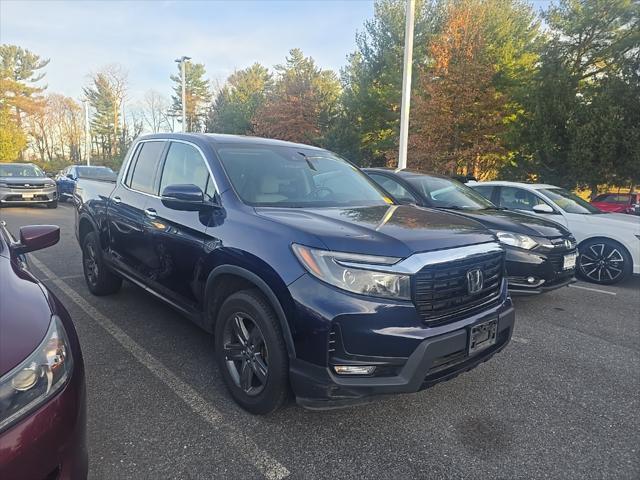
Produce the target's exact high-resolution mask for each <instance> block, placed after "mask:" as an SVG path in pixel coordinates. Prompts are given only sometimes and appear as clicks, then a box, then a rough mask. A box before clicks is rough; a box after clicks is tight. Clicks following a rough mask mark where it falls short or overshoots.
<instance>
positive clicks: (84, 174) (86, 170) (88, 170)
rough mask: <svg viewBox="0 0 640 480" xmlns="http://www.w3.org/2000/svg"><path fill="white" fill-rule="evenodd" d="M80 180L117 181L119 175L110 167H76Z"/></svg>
mask: <svg viewBox="0 0 640 480" xmlns="http://www.w3.org/2000/svg"><path fill="white" fill-rule="evenodd" d="M76 171H77V175H78V178H92V179H95V180H107V181H115V179H116V177H117V175H116V173H115V172H114V171H113V170H111V169H110V168H109V167H76Z"/></svg>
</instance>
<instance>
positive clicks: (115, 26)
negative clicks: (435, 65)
mask: <svg viewBox="0 0 640 480" xmlns="http://www.w3.org/2000/svg"><path fill="white" fill-rule="evenodd" d="M529 1H530V3H532V4H533V5H534V8H536V9H540V8H544V7H546V6H547V5H548V3H549V1H548V0H529ZM373 10H374V8H373V0H262V1H259V0H258V1H256V0H253V1H244V0H235V1H231V0H229V1H213V0H209V1H206V0H200V1H183V0H155V1H153V0H137V1H129V0H111V1H98V0H94V1H86V0H75V1H73V0H72V1H55V0H38V1H33V0H0V43H8V44H15V45H19V46H21V47H24V48H27V49H29V50H31V51H32V52H34V53H36V54H38V55H40V56H42V57H43V58H48V59H50V63H49V65H48V66H47V67H46V77H45V79H44V80H43V82H44V83H46V84H47V85H48V88H47V90H48V91H49V92H57V93H62V94H64V95H67V96H70V97H73V98H76V99H80V98H81V97H82V87H83V86H85V85H87V84H88V83H89V75H90V74H91V73H92V72H96V71H98V70H99V69H100V68H102V67H104V66H106V65H109V64H119V65H121V66H122V67H123V69H124V70H125V71H126V72H127V74H128V80H129V90H128V100H129V102H131V101H133V102H134V103H135V102H139V101H141V99H142V98H143V96H144V93H145V92H146V91H147V90H150V89H153V90H156V91H159V92H161V93H163V94H165V95H167V96H169V95H170V94H171V93H172V91H171V88H172V82H171V80H170V79H169V75H171V74H174V73H176V72H177V65H176V64H175V63H174V59H176V58H178V57H180V56H182V55H187V56H190V57H192V59H193V61H194V62H197V63H204V65H205V68H206V70H207V74H208V76H209V78H210V80H211V81H212V85H213V86H214V88H215V87H216V86H217V85H222V84H223V83H224V80H225V79H226V78H227V77H228V76H229V74H231V73H232V72H233V71H234V70H236V69H241V68H244V67H247V66H249V65H251V64H252V63H254V62H260V63H262V64H263V65H265V66H267V67H272V66H273V65H276V64H279V63H282V62H284V59H285V56H286V55H287V53H288V51H289V50H290V49H291V48H295V47H298V48H301V49H302V51H303V52H304V53H305V55H310V56H312V57H313V58H314V59H315V60H316V62H317V64H318V65H319V66H321V67H322V68H330V69H333V70H335V71H338V70H339V69H340V68H341V67H342V66H344V65H345V64H346V57H347V55H348V54H349V53H351V52H352V51H353V50H354V48H355V36H356V31H358V30H362V28H363V23H364V21H365V20H367V19H370V18H372V17H373Z"/></svg>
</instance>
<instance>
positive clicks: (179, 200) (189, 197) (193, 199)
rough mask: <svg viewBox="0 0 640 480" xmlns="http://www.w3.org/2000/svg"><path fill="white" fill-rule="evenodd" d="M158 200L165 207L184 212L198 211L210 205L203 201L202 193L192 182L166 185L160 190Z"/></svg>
mask: <svg viewBox="0 0 640 480" xmlns="http://www.w3.org/2000/svg"><path fill="white" fill-rule="evenodd" d="M160 200H161V201H162V204H163V205H164V206H165V207H167V208H170V209H172V210H182V211H186V212H199V211H202V210H206V209H207V208H209V207H211V205H212V204H211V203H209V202H205V200H204V193H203V192H202V190H201V189H200V187H197V186H196V185H193V184H185V185H168V186H167V187H165V189H164V190H163V191H162V196H161V198H160Z"/></svg>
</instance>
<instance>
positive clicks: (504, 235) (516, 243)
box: [495, 232, 538, 250]
mask: <svg viewBox="0 0 640 480" xmlns="http://www.w3.org/2000/svg"><path fill="white" fill-rule="evenodd" d="M495 233H496V237H498V240H499V241H500V243H504V244H505V245H511V246H512V247H518V248H524V249H525V250H531V249H532V248H534V247H536V246H537V245H538V242H536V241H535V240H534V239H533V238H531V237H529V236H528V235H522V234H520V233H512V232H495Z"/></svg>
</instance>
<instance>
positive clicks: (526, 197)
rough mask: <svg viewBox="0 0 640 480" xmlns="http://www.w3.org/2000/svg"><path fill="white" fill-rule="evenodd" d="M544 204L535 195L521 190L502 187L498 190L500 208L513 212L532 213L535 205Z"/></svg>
mask: <svg viewBox="0 0 640 480" xmlns="http://www.w3.org/2000/svg"><path fill="white" fill-rule="evenodd" d="M543 204H545V202H544V201H543V200H542V199H541V198H539V197H538V196H537V195H536V194H534V193H531V192H529V191H527V190H524V189H522V188H515V187H502V188H501V189H500V206H501V207H504V208H509V209H513V210H527V211H533V207H535V206H536V205H543Z"/></svg>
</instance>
